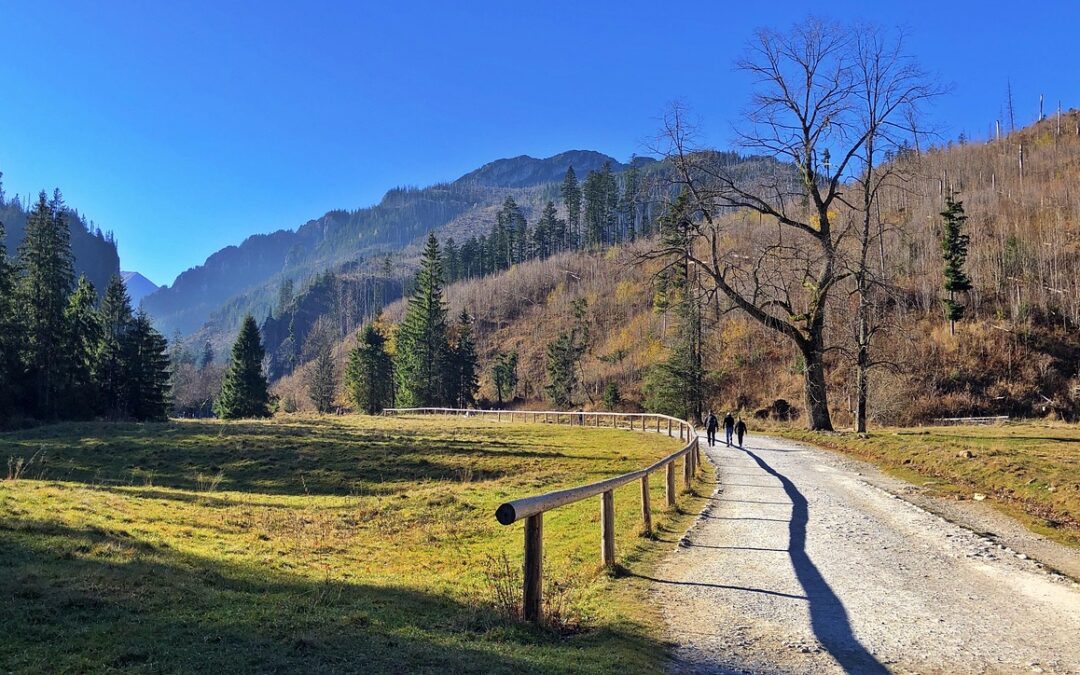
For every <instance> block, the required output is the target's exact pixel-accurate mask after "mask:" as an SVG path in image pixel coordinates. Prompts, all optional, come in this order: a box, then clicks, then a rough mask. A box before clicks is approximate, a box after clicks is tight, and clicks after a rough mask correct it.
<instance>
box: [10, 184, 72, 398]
mask: <svg viewBox="0 0 1080 675" xmlns="http://www.w3.org/2000/svg"><path fill="white" fill-rule="evenodd" d="M19 267H20V268H21V272H22V276H21V278H20V279H19V283H18V290H17V295H18V301H17V302H18V307H19V309H20V312H21V314H22V321H23V323H24V325H25V327H26V333H25V339H24V345H23V347H24V350H25V354H26V359H25V361H26V365H27V368H28V371H29V376H30V382H31V384H32V394H33V396H34V403H35V405H34V408H35V410H36V412H37V414H39V415H43V416H45V417H49V418H55V417H56V416H57V413H58V412H59V409H58V408H59V403H60V400H59V399H60V390H61V387H62V386H63V383H64V380H65V376H64V370H65V368H66V366H67V361H66V359H65V358H64V357H65V354H64V335H65V330H64V310H65V308H66V307H67V301H68V295H69V294H70V293H71V290H72V287H73V286H74V284H75V271H74V264H73V262H72V254H71V233H70V231H69V230H68V226H67V221H66V219H65V214H64V203H63V200H62V199H61V197H60V191H59V190H57V191H56V192H54V193H53V198H52V201H48V200H47V198H46V196H45V193H44V192H42V193H41V194H40V195H39V197H38V203H37V205H36V206H35V207H34V209H33V210H32V211H31V213H30V216H29V218H28V219H27V221H26V233H25V235H24V238H23V242H22V244H21V245H20V246H19Z"/></svg>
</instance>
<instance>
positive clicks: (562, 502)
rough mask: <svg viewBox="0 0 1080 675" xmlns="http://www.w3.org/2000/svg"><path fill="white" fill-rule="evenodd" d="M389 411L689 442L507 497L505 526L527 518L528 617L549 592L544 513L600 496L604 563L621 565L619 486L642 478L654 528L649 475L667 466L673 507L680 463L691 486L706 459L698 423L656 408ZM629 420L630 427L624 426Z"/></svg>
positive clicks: (647, 522)
mask: <svg viewBox="0 0 1080 675" xmlns="http://www.w3.org/2000/svg"><path fill="white" fill-rule="evenodd" d="M384 414H387V415H401V414H406V415H408V414H418V415H425V414H426V415H454V416H466V417H472V416H477V417H481V418H483V419H493V418H494V419H496V420H498V421H502V420H506V421H509V422H517V421H522V422H533V423H548V424H567V425H570V426H575V425H576V426H581V427H585V428H588V427H593V428H604V427H609V428H614V429H622V428H628V429H630V430H633V431H655V432H656V433H667V435H668V436H669V437H672V438H674V436H675V434H676V432H677V433H678V435H679V438H680V439H681V440H684V441H686V445H684V446H683V447H682V449H680V450H678V451H676V452H673V453H671V454H670V455H668V456H667V457H664V458H663V459H661V460H659V461H657V462H654V463H652V464H650V465H649V466H647V467H645V468H642V469H638V470H637V471H631V472H630V473H624V474H622V475H619V476H614V477H612V478H607V479H605V480H602V481H597V482H595V483H589V484H588V485H581V486H578V487H573V488H567V489H563V490H554V491H552V492H545V493H543V494H539V495H533V496H531V497H523V498H521V499H515V500H514V501H510V502H506V503H505V504H502V505H500V506H499V508H498V509H497V510H496V511H495V518H496V519H497V520H498V521H499V522H500V523H502V524H503V525H510V524H512V523H515V522H517V521H519V520H522V519H524V520H525V564H524V592H523V594H522V616H523V617H524V618H525V620H526V621H533V622H535V621H539V620H540V618H541V605H542V602H541V601H542V597H543V558H544V548H543V532H544V512H545V511H550V510H552V509H556V508H558V507H560V506H566V505H567V504H573V503H574V502H579V501H581V500H583V499H588V498H589V497H595V496H596V495H600V562H601V564H602V565H603V566H604V567H608V568H610V567H613V566H614V565H615V500H614V490H615V488H617V487H621V486H623V485H626V484H627V483H631V482H633V481H638V482H639V483H640V486H641V520H642V527H643V529H644V531H645V532H646V533H651V532H652V510H651V507H650V505H649V475H650V474H652V473H654V472H656V471H659V470H661V469H664V472H665V482H664V496H665V500H666V502H667V506H669V507H674V506H675V497H676V495H675V462H676V460H678V459H680V458H685V460H684V461H683V481H684V483H685V486H686V488H687V489H689V488H690V486H691V484H692V482H693V479H694V475H695V474H696V473H697V468H698V466H699V465H700V463H701V451H700V449H699V448H698V438H697V431H696V429H695V428H694V425H693V424H690V423H689V422H686V421H684V420H680V419H678V418H675V417H670V416H668V415H655V414H651V413H606V412H567V411H556V410H473V409H464V408H387V409H386V410H385V411H384ZM624 425H625V426H624Z"/></svg>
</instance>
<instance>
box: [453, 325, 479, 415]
mask: <svg viewBox="0 0 1080 675" xmlns="http://www.w3.org/2000/svg"><path fill="white" fill-rule="evenodd" d="M454 332H455V338H454V344H453V346H452V347H451V350H450V359H449V361H448V363H447V376H446V381H447V390H446V401H447V403H449V404H450V405H451V406H454V407H457V408H468V407H471V406H473V405H475V404H476V390H477V389H479V388H480V382H479V380H478V377H477V374H476V371H477V366H478V364H477V360H478V359H477V356H476V343H475V342H474V341H473V336H472V317H470V316H469V313H468V312H466V311H465V310H461V315H460V316H458V321H457V325H456V326H455V327H454Z"/></svg>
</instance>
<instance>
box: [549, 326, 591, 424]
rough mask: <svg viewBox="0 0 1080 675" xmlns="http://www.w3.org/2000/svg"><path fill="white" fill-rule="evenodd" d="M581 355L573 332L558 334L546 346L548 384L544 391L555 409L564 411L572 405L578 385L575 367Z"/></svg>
mask: <svg viewBox="0 0 1080 675" xmlns="http://www.w3.org/2000/svg"><path fill="white" fill-rule="evenodd" d="M581 354H582V351H581V350H580V349H579V346H578V344H577V343H576V341H575V339H574V332H573V331H563V332H562V333H559V336H558V337H557V338H555V340H554V341H553V342H551V343H550V344H549V345H548V348H547V376H548V383H547V386H545V387H544V391H546V392H547V395H548V398H549V399H551V402H552V403H553V404H554V405H555V406H556V407H557V408H561V409H564V410H565V409H568V408H570V407H571V406H573V405H574V391H575V390H576V389H577V385H578V375H577V373H578V370H577V367H578V361H579V360H580V359H581Z"/></svg>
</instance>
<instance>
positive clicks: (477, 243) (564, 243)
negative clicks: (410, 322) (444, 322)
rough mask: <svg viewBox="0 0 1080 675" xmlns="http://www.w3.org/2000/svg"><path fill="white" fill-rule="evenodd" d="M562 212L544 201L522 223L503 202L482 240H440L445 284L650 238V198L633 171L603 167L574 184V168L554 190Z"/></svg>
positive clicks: (515, 208) (515, 209)
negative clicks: (534, 217) (530, 218)
mask: <svg viewBox="0 0 1080 675" xmlns="http://www.w3.org/2000/svg"><path fill="white" fill-rule="evenodd" d="M559 193H560V195H561V198H562V213H563V214H565V216H564V217H560V215H559V213H560V212H559V209H558V208H557V207H556V205H555V202H554V201H551V200H549V201H548V202H547V203H546V204H545V205H544V207H543V209H542V210H541V212H540V215H539V217H538V218H537V220H536V222H534V223H532V224H530V223H528V222H527V220H526V218H525V215H524V213H523V211H522V209H521V207H520V206H519V205H518V204H517V202H516V201H515V200H514V198H513V197H509V196H508V197H507V198H506V199H505V200H504V201H503V204H502V206H501V207H500V208H499V211H498V213H497V214H496V217H495V224H494V225H492V226H491V230H490V232H489V233H488V234H486V235H480V236H473V237H470V238H469V239H468V240H467V241H465V242H463V243H458V242H455V241H454V239H452V238H450V239H447V240H446V243H445V246H444V247H443V252H442V264H443V268H444V270H445V275H446V281H447V282H451V283H452V282H455V281H461V280H463V279H472V278H476V277H482V276H485V275H488V274H495V273H498V272H501V271H503V270H506V269H509V268H510V267H511V266H512V265H515V264H518V263H522V262H525V261H526V260H536V259H543V258H547V257H549V256H552V255H555V254H556V253H561V252H563V251H577V250H582V249H590V250H592V249H597V248H600V247H602V246H608V245H612V244H618V243H621V242H625V241H633V240H634V239H636V238H638V237H649V236H651V235H652V234H654V232H655V229H656V223H655V221H654V219H653V218H652V215H651V214H652V208H653V204H654V201H655V200H654V199H652V198H650V196H649V191H648V190H646V185H645V181H644V179H643V177H642V175H641V173H640V171H639V170H638V168H637V167H636V166H633V165H631V166H630V167H628V168H627V169H626V170H625V171H623V172H622V173H620V174H616V173H614V172H613V171H612V169H611V164H610V163H605V164H604V166H603V168H602V169H601V170H599V171H590V172H589V173H588V175H587V176H586V177H585V180H584V181H582V182H579V181H578V178H577V175H576V174H575V173H574V167H572V166H571V167H569V168H567V170H566V175H565V176H564V178H563V182H562V185H561V187H560V189H559Z"/></svg>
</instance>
